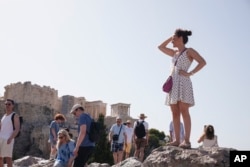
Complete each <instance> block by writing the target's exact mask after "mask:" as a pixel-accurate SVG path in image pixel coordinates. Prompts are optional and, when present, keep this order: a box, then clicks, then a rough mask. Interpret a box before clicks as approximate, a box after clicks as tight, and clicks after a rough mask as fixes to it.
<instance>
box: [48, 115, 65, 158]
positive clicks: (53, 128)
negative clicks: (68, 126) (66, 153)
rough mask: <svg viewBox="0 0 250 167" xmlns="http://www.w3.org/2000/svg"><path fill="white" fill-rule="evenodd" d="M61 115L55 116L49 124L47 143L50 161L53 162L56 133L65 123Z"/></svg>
mask: <svg viewBox="0 0 250 167" xmlns="http://www.w3.org/2000/svg"><path fill="white" fill-rule="evenodd" d="M65 120H66V119H65V117H64V115H63V114H56V115H55V116H54V120H53V121H51V123H50V130H49V143H50V159H51V160H53V159H55V158H56V142H57V133H58V132H59V130H60V124H61V123H63V122H64V121H65Z"/></svg>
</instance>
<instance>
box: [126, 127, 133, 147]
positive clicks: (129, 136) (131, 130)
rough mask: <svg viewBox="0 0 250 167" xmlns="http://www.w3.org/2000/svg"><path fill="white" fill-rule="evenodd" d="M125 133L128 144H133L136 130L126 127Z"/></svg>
mask: <svg viewBox="0 0 250 167" xmlns="http://www.w3.org/2000/svg"><path fill="white" fill-rule="evenodd" d="M125 132H126V134H127V143H132V137H133V133H134V128H132V127H128V126H126V127H125Z"/></svg>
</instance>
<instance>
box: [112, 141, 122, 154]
mask: <svg viewBox="0 0 250 167" xmlns="http://www.w3.org/2000/svg"><path fill="white" fill-rule="evenodd" d="M123 145H124V144H123V143H116V142H113V143H112V144H111V151H112V152H118V151H123Z"/></svg>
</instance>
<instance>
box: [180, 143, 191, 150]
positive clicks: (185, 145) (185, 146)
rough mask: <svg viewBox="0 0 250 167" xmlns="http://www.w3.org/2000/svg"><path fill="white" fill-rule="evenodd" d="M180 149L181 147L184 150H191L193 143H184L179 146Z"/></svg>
mask: <svg viewBox="0 0 250 167" xmlns="http://www.w3.org/2000/svg"><path fill="white" fill-rule="evenodd" d="M179 147H180V148H183V149H190V148H191V143H186V142H184V143H181V144H180V145H179Z"/></svg>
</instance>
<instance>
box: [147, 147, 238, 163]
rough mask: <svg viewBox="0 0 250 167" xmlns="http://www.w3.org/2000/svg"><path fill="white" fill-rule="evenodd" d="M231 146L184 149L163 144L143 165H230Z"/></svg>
mask: <svg viewBox="0 0 250 167" xmlns="http://www.w3.org/2000/svg"><path fill="white" fill-rule="evenodd" d="M230 150H235V149H231V148H220V147H218V148H206V149H203V148H193V149H182V148H179V147H174V146H161V147H159V148H157V149H155V150H153V151H152V153H151V154H150V155H149V156H148V157H147V158H146V160H145V161H144V162H143V167H187V166H188V167H214V166H216V167H229V163H230V160H229V153H230Z"/></svg>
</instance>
